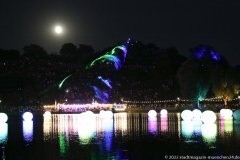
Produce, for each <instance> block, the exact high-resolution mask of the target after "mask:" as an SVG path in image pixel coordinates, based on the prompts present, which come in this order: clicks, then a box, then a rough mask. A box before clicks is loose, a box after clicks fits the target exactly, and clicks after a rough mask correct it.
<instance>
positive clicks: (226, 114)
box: [220, 109, 233, 118]
mask: <svg viewBox="0 0 240 160" xmlns="http://www.w3.org/2000/svg"><path fill="white" fill-rule="evenodd" d="M232 115H233V112H232V110H231V109H221V110H220V116H221V117H223V118H232Z"/></svg>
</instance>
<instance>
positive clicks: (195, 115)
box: [192, 109, 202, 119]
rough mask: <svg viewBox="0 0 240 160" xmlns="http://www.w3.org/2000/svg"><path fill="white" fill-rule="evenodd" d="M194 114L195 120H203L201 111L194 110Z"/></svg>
mask: <svg viewBox="0 0 240 160" xmlns="http://www.w3.org/2000/svg"><path fill="white" fill-rule="evenodd" d="M192 113H193V119H201V117H202V112H201V111H200V110H199V109H194V110H193V111H192Z"/></svg>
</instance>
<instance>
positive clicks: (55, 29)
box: [54, 25, 63, 35]
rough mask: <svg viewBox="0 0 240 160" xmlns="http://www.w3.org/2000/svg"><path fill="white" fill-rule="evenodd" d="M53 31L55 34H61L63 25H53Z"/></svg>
mask: <svg viewBox="0 0 240 160" xmlns="http://www.w3.org/2000/svg"><path fill="white" fill-rule="evenodd" d="M54 33H55V34H57V35H61V34H63V27H62V26H61V25H56V26H54Z"/></svg>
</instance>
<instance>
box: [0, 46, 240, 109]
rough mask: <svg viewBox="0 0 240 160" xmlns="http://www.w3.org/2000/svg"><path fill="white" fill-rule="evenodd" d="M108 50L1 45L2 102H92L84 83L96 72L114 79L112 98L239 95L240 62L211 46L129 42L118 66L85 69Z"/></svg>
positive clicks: (0, 81) (116, 99) (145, 98)
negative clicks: (182, 50) (186, 49)
mask: <svg viewBox="0 0 240 160" xmlns="http://www.w3.org/2000/svg"><path fill="white" fill-rule="evenodd" d="M119 44H120V43H119ZM110 49H112V47H108V48H106V49H104V50H101V51H98V52H95V51H94V49H93V48H92V47H91V46H90V45H85V44H80V45H78V46H76V45H74V44H73V43H65V44H63V45H62V47H61V48H60V50H59V54H49V53H47V51H46V50H45V49H44V48H43V47H41V46H39V45H36V44H30V45H28V46H25V47H24V48H23V50H22V52H21V53H20V52H19V51H18V50H3V49H0V99H1V100H2V104H6V105H23V104H40V103H53V102H54V101H55V100H57V101H60V102H61V101H62V102H63V101H65V100H67V102H68V103H71V102H79V103H80V102H82V103H83V102H84V103H86V102H91V101H92V93H91V92H92V91H89V90H87V87H84V85H83V84H87V82H88V81H91V80H92V79H93V77H96V75H101V76H105V77H107V78H109V79H111V80H112V82H113V90H112V91H111V93H110V99H109V101H110V102H118V101H120V99H122V98H124V99H125V100H149V101H151V100H159V99H176V98H177V97H181V98H186V99H195V100H196V101H198V100H203V99H204V98H206V97H214V96H221V97H223V99H224V100H225V102H227V101H228V100H230V99H232V98H234V97H236V96H237V95H239V91H240V85H239V82H240V77H239V75H240V74H239V73H240V68H239V66H238V67H232V66H231V65H229V64H228V62H227V61H226V60H225V58H224V57H223V56H221V55H218V54H217V53H215V51H214V49H213V48H212V47H210V46H204V45H199V46H197V47H195V48H193V49H191V50H190V53H191V54H190V56H189V57H185V56H182V55H181V54H179V52H178V50H177V49H176V48H175V47H169V48H159V47H158V46H156V45H155V44H143V43H142V42H139V41H132V43H131V45H130V46H129V49H128V54H127V58H126V62H125V64H124V66H123V68H122V69H121V70H119V71H115V70H114V69H111V66H110V67H108V66H109V65H107V67H106V65H103V66H98V68H96V69H94V70H91V72H90V73H87V72H86V70H85V66H86V64H89V63H90V62H91V61H92V60H94V59H95V58H97V57H99V56H100V55H102V54H104V53H105V52H106V51H109V50H110ZM104 67H105V68H104ZM72 73H77V74H76V76H73V78H71V79H70V80H68V81H67V82H66V85H64V87H63V88H62V89H59V88H58V84H59V82H60V81H61V80H62V79H64V78H65V77H66V76H67V75H69V74H72ZM83 75H84V76H83ZM93 75H95V76H93ZM80 84H81V88H80V87H79V86H80ZM82 86H83V87H82ZM65 102H66V101H65ZM67 102H66V103H67Z"/></svg>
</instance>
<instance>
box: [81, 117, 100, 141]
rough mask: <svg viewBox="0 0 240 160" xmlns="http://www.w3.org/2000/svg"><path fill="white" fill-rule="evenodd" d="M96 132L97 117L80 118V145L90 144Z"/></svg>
mask: <svg viewBox="0 0 240 160" xmlns="http://www.w3.org/2000/svg"><path fill="white" fill-rule="evenodd" d="M95 132H96V115H95V114H94V115H91V116H86V115H79V116H78V138H79V141H80V144H88V143H89V141H90V139H91V138H92V137H93V136H94V133H95Z"/></svg>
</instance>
